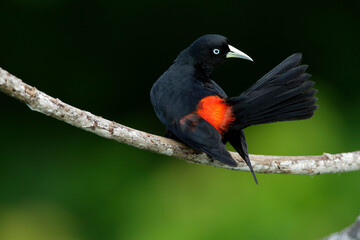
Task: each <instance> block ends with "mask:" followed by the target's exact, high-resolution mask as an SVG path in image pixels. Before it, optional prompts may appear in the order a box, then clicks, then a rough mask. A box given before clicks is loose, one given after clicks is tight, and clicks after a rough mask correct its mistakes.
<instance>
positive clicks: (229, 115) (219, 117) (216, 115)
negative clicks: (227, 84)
mask: <svg viewBox="0 0 360 240" xmlns="http://www.w3.org/2000/svg"><path fill="white" fill-rule="evenodd" d="M196 113H197V114H199V115H200V117H202V118H203V119H204V120H206V121H207V122H208V123H210V124H211V125H213V126H214V127H215V128H216V130H218V131H219V133H220V134H221V135H223V134H224V133H225V132H226V131H227V130H228V128H229V126H230V125H231V123H232V122H233V121H234V120H235V116H234V114H233V112H232V107H231V106H230V105H229V104H228V103H226V102H225V100H224V99H222V98H220V97H218V96H208V97H204V98H203V99H201V101H200V102H199V104H198V105H197V109H196Z"/></svg>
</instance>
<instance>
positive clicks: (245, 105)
mask: <svg viewBox="0 0 360 240" xmlns="http://www.w3.org/2000/svg"><path fill="white" fill-rule="evenodd" d="M300 62H301V54H300V53H297V54H293V55H291V56H290V57H288V58H287V59H285V60H284V61H283V62H282V63H280V64H279V65H278V66H276V67H275V68H274V69H272V70H271V71H270V72H269V73H267V74H266V75H265V76H263V77H262V78H261V79H260V80H259V81H257V82H256V83H255V84H254V85H253V86H252V87H250V88H249V89H248V90H247V91H245V92H244V93H242V94H241V95H240V96H238V97H233V98H228V99H227V102H228V103H230V104H232V106H233V111H234V113H235V115H236V120H235V122H234V124H233V126H232V128H233V129H234V130H240V129H243V128H246V127H248V126H250V125H256V124H263V123H271V122H278V121H289V120H301V119H306V118H310V117H311V116H312V115H313V114H314V111H315V110H316V109H317V108H318V106H317V105H316V101H317V98H316V97H315V96H314V95H315V94H316V93H317V90H315V89H313V88H312V87H313V85H314V82H312V81H309V78H310V77H311V75H310V74H308V73H305V71H306V69H307V68H308V66H307V65H299V64H300Z"/></svg>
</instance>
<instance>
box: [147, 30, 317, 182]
mask: <svg viewBox="0 0 360 240" xmlns="http://www.w3.org/2000/svg"><path fill="white" fill-rule="evenodd" d="M228 58H242V59H246V60H250V61H252V59H251V58H250V57H249V56H248V55H246V54H245V53H243V52H241V51H240V50H238V49H236V48H234V47H233V46H231V45H230V44H229V41H228V39H227V38H226V37H224V36H221V35H215V34H208V35H204V36H202V37H200V38H198V39H197V40H196V41H195V42H193V43H192V44H191V45H190V46H189V47H188V48H186V49H185V50H183V51H182V52H181V53H180V54H179V55H178V57H177V58H176V59H175V61H174V63H173V65H171V66H170V67H169V69H168V70H167V71H166V72H165V73H164V74H163V75H162V76H161V77H160V78H159V79H158V80H157V81H156V82H155V84H154V85H153V87H152V89H151V92H150V97H151V103H152V105H153V107H154V110H155V113H156V115H157V116H158V118H159V119H160V121H161V123H162V124H163V125H165V126H166V134H165V136H166V137H170V138H173V139H175V140H180V141H182V142H184V143H185V144H187V145H189V146H191V147H192V148H194V149H197V150H200V151H203V152H205V153H207V154H208V155H210V156H211V157H213V158H215V159H217V160H218V161H220V162H222V163H224V164H226V165H229V166H233V167H235V166H237V163H236V161H235V160H234V159H233V158H232V157H231V155H230V153H229V152H228V151H227V149H226V147H225V145H224V144H225V143H226V142H227V141H229V142H230V144H231V145H232V146H233V147H234V148H235V149H236V151H237V152H238V153H239V154H240V156H241V157H242V158H243V159H244V161H245V162H246V164H247V165H248V166H249V168H250V171H251V173H252V174H253V177H254V180H255V182H256V183H257V179H256V176H255V174H254V171H253V168H252V165H251V162H250V160H249V154H248V149H247V145H246V140H245V135H244V132H243V129H244V128H246V127H248V126H251V125H256V124H263V123H271V122H277V121H288V120H300V119H306V118H310V117H311V116H312V115H313V114H314V111H315V110H316V109H317V108H318V106H317V105H316V101H317V98H316V97H314V95H315V94H316V92H317V90H315V89H313V88H312V87H313V85H314V82H312V81H309V80H308V79H309V78H310V77H311V75H310V74H308V73H305V71H306V69H307V67H308V66H307V65H300V61H301V58H302V55H301V54H300V53H296V54H293V55H291V56H290V57H288V58H287V59H285V60H284V61H283V62H282V63H280V64H279V65H278V66H276V67H275V68H274V69H272V70H271V71H270V72H268V73H267V74H266V75H264V76H263V77H262V78H261V79H260V80H258V81H257V82H256V83H255V84H254V85H253V86H252V87H250V88H249V89H248V90H246V91H245V92H243V93H242V94H241V95H239V96H236V97H228V96H227V95H226V93H225V92H224V90H222V89H221V87H220V86H219V85H217V84H216V83H215V82H214V81H213V80H212V79H211V78H210V76H211V74H212V72H213V71H214V70H215V68H216V67H217V66H219V65H220V64H221V63H223V62H224V61H225V60H226V59H228Z"/></svg>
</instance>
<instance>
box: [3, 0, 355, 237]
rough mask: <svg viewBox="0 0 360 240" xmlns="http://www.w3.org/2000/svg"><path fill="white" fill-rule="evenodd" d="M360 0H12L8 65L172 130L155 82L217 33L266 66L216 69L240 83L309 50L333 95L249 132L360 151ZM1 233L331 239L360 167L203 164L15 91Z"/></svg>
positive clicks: (347, 211)
mask: <svg viewBox="0 0 360 240" xmlns="http://www.w3.org/2000/svg"><path fill="white" fill-rule="evenodd" d="M359 11H360V2H359V1H358V0H357V1H333V0H330V1H328V0H326V1H325V0H321V1H309V0H306V1H298V2H295V1H293V2H289V1H285V0H282V1H259V0H253V1H196V0H192V1H189V0H182V1H178V0H175V1H171V2H170V1H169V2H168V1H161V0H159V1H156V0H154V1H144V0H142V1H132V2H130V1H101V2H100V1H98V2H94V1H70V0H58V1H50V0H47V1H45V0H37V1H36V0H14V1H4V0H2V1H1V2H0V66H1V67H2V68H4V69H6V70H7V71H9V72H10V73H12V74H14V75H16V76H18V77H19V78H21V79H23V80H24V81H25V82H26V83H28V84H30V85H33V86H36V88H38V89H40V90H42V91H44V92H46V93H47V94H49V95H51V96H54V97H57V98H60V99H61V100H63V101H64V102H66V103H69V104H71V105H73V106H76V107H79V108H81V109H85V110H88V111H90V112H92V113H94V114H97V115H100V116H103V117H105V118H107V119H110V120H114V121H117V122H119V123H122V124H125V125H127V126H130V127H133V128H137V129H140V130H143V131H147V132H151V133H155V134H159V135H162V134H163V132H164V128H163V126H161V124H160V123H159V121H158V120H157V118H156V116H155V114H154V112H153V110H152V106H151V104H150V100H149V91H150V88H151V86H152V84H153V83H154V81H155V80H156V79H157V78H158V77H159V76H160V75H161V74H162V72H164V71H165V70H166V69H167V67H168V66H169V65H170V64H171V63H172V61H173V60H174V58H175V57H176V56H177V54H178V53H179V52H180V51H181V50H182V49H184V48H185V47H187V46H188V45H189V44H190V43H191V42H192V41H193V40H195V39H196V38H197V37H199V36H201V35H203V34H206V33H219V34H223V35H225V36H227V37H228V38H229V39H230V41H231V44H232V45H233V46H235V47H238V48H239V49H240V50H242V51H244V52H246V53H247V54H249V55H250V56H251V57H252V58H253V59H254V60H255V62H254V63H250V62H247V61H240V60H239V61H238V60H233V61H228V62H226V63H225V64H224V65H222V66H221V67H219V68H218V70H217V71H216V72H215V74H214V79H215V80H216V81H217V82H218V83H220V85H221V86H222V87H223V88H224V89H225V90H226V91H227V93H228V94H229V95H236V94H239V93H240V92H241V91H243V90H245V89H246V88H247V87H249V86H250V85H251V84H252V83H253V82H254V81H256V80H257V79H258V78H260V77H261V76H262V75H263V74H265V73H266V72H267V71H268V70H270V69H271V68H272V67H274V66H275V65H276V64H278V63H279V62H280V61H282V60H283V59H284V58H285V57H287V56H288V55H290V54H292V53H294V52H303V54H304V62H305V63H307V64H309V65H310V68H309V70H308V71H309V72H311V73H312V74H313V80H314V81H316V88H317V89H318V90H319V93H318V95H317V96H318V97H319V99H320V100H319V105H320V108H319V109H318V111H317V112H316V114H315V116H314V117H313V118H312V119H310V120H306V121H301V122H287V123H276V124H268V125H264V126H254V127H250V128H249V129H246V136H247V139H248V145H249V151H250V153H253V154H276V155H313V154H322V153H323V152H328V153H338V152H349V151H355V150H360V136H359V133H360V123H359V117H360V109H359V107H360V96H359V92H360V84H359V80H360V49H359V48H360V17H359ZM0 107H1V111H0V116H1V117H0V126H1V137H0V239H1V240H23V239H24V240H25V239H26V240H33V239H34V240H43V239H46V240H48V239H54V240H83V239H90V240H98V239H102V240H107V239H196V240H198V239H200V240H201V239H206V240H208V239H240V238H241V239H318V238H321V237H324V236H326V235H328V234H330V233H331V232H334V231H338V230H340V229H342V228H344V227H346V226H348V225H350V224H351V223H352V222H353V221H354V220H355V218H356V216H358V215H359V214H360V197H359V196H360V187H359V180H360V172H352V173H342V174H332V175H322V176H312V177H311V176H292V175H266V174H258V179H259V182H260V184H259V185H258V186H256V185H255V184H254V182H253V179H252V177H251V175H250V174H249V173H245V172H234V171H229V170H224V169H217V168H213V167H209V166H200V165H193V164H188V163H186V162H185V161H182V160H176V159H173V158H170V157H166V156H161V155H158V154H154V153H150V152H146V151H142V150H139V149H135V148H132V147H129V146H127V145H124V144H121V143H117V142H113V141H109V140H106V139H103V138H100V137H98V136H95V135H94V134H91V133H87V132H85V131H82V130H79V129H76V128H74V127H72V126H70V125H67V124H65V123H63V122H60V121H57V120H54V119H51V118H49V117H46V116H45V115H42V114H39V113H36V112H32V111H30V110H29V109H28V108H27V107H26V105H24V104H22V103H20V102H17V101H15V100H14V99H12V98H10V97H8V96H6V95H4V94H2V93H0Z"/></svg>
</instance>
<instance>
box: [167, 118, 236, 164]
mask: <svg viewBox="0 0 360 240" xmlns="http://www.w3.org/2000/svg"><path fill="white" fill-rule="evenodd" d="M167 129H168V130H169V131H170V132H171V133H173V134H174V135H175V136H176V137H177V138H179V139H180V140H181V141H183V142H184V143H186V144H187V145H189V146H191V147H192V148H194V149H197V150H200V151H202V152H205V153H207V154H208V155H210V156H211V157H213V158H215V159H217V160H219V161H220V162H222V163H224V164H227V165H229V166H233V167H235V166H237V163H236V161H235V160H234V159H233V158H232V157H231V155H230V153H229V152H228V150H227V149H226V147H225V145H224V144H223V143H222V139H221V135H220V133H219V132H218V131H217V130H216V128H214V127H213V126H212V125H211V124H210V123H208V122H207V121H205V120H204V119H203V118H201V117H200V116H199V115H198V114H196V113H192V114H189V115H187V116H185V117H184V118H182V119H181V120H180V121H179V122H178V123H176V124H173V125H168V126H167Z"/></svg>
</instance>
